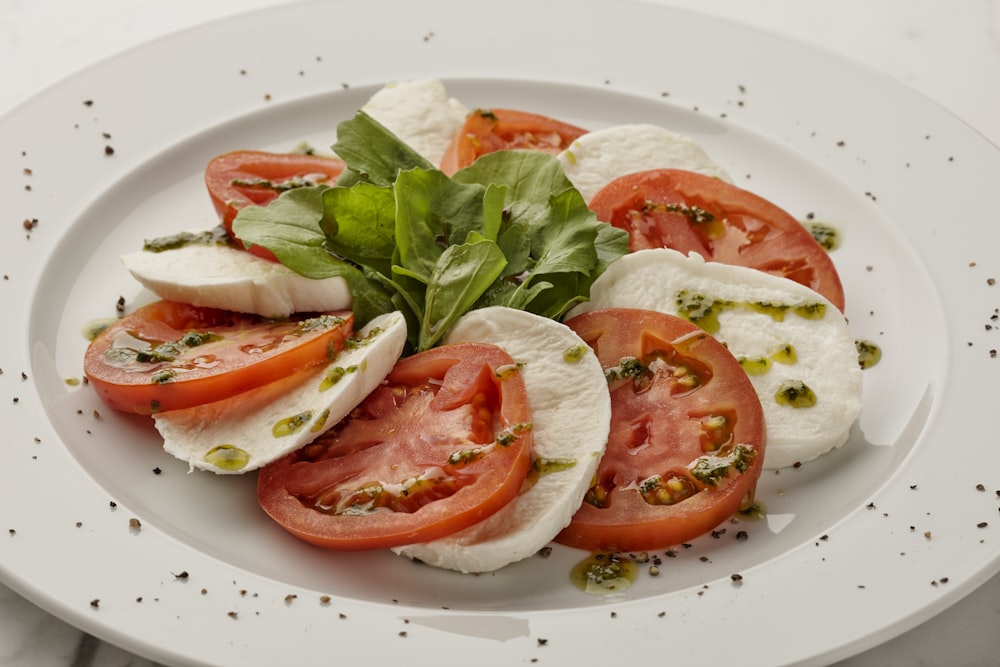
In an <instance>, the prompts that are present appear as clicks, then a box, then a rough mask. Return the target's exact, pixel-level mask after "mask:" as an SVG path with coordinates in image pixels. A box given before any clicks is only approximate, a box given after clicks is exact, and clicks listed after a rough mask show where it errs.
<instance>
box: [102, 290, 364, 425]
mask: <svg viewBox="0 0 1000 667" xmlns="http://www.w3.org/2000/svg"><path fill="white" fill-rule="evenodd" d="M353 321H354V318H353V315H352V313H351V312H350V311H337V312H331V313H324V314H319V315H315V316H305V315H303V316H297V317H296V318H293V319H288V320H280V321H273V320H266V319H264V318H261V317H259V316H256V315H246V314H242V313H233V312H229V311H226V310H219V309H216V308H200V307H197V306H191V305H188V304H183V303H178V302H175V301H155V302H153V303H151V304H149V305H146V306H143V307H142V308H139V309H138V310H136V311H135V312H133V313H132V314H130V315H128V316H126V317H124V318H122V319H120V320H118V321H117V322H115V323H114V324H113V325H111V326H110V327H108V328H107V329H105V330H104V331H103V332H102V333H101V334H100V335H98V336H97V337H96V338H95V339H94V340H93V341H92V342H91V344H90V346H89V347H88V348H87V353H86V355H85V357H84V371H85V373H86V375H87V378H88V380H89V382H90V384H91V385H93V386H94V388H95V389H96V390H97V392H98V395H100V397H101V398H102V399H103V400H104V402H105V403H107V404H108V405H109V406H110V407H112V408H115V409H116V410H122V411H125V412H134V413H137V414H153V413H157V412H165V411H168V410H179V409H183V408H189V407H192V406H195V405H203V404H205V403H210V402H213V401H217V400H220V399H223V398H229V397H231V396H234V395H236V394H239V393H242V392H244V391H247V390H249V389H255V388H257V387H261V386H263V385H265V384H269V383H271V382H274V381H276V380H280V379H283V378H285V377H288V376H291V375H292V374H294V373H296V372H298V371H301V370H304V369H307V368H310V367H312V366H314V365H316V364H319V363H322V362H324V361H327V360H329V359H331V358H333V357H335V356H336V355H337V353H338V352H339V351H340V350H341V349H342V348H343V345H344V341H345V340H346V339H347V338H348V337H349V336H350V335H351V332H352V328H353Z"/></svg>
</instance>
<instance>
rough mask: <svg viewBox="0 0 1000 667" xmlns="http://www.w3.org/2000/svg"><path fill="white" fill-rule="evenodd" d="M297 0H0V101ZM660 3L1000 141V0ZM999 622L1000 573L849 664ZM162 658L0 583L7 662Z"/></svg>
mask: <svg viewBox="0 0 1000 667" xmlns="http://www.w3.org/2000/svg"><path fill="white" fill-rule="evenodd" d="M289 1H290V0H207V1H206V0H171V1H170V2H153V1H152V0H87V1H86V2H77V1H75V0H0V111H2V110H4V109H6V108H8V107H10V106H13V105H15V104H17V103H19V102H20V101H21V100H24V99H26V98H28V97H30V96H31V95H32V94H33V93H35V92H36V91H39V90H41V89H42V88H44V87H47V86H49V85H51V84H53V83H55V82H57V81H59V80H60V79H62V78H64V77H66V76H69V75H71V74H72V73H73V72H74V71H75V70H77V69H79V68H81V67H83V66H85V65H87V64H89V63H92V62H94V61H97V60H99V59H102V58H105V57H108V56H111V55H114V54H115V53H118V52H120V51H121V50H123V49H125V48H128V47H130V46H132V45H135V44H138V43H141V42H143V41H146V40H148V39H150V38H153V37H156V36H159V35H163V34H167V33H170V32H173V31H175V30H179V29H183V28H184V27H186V26H189V25H193V24H196V23H198V22H201V21H208V20H212V19H216V18H220V17H224V16H227V15H230V14H233V13H236V12H241V11H246V10H250V9H254V8H258V7H265V6H271V5H280V4H285V3H287V2H289ZM400 1H401V2H402V1H404V0H400ZM658 1H660V2H663V3H664V4H670V5H676V6H681V7H686V8H691V9H696V10H700V11H703V12H706V13H709V14H714V15H719V16H724V17H728V18H732V19H735V20H739V21H743V22H746V23H749V24H752V25H757V26H761V27H765V28H767V29H769V30H772V31H774V32H777V33H781V34H786V35H790V36H793V37H796V38H798V39H799V40H801V41H804V42H806V43H810V44H813V45H815V46H817V47H819V48H823V49H827V50H830V51H833V52H835V53H839V54H842V55H844V56H846V57H849V58H851V59H854V60H857V61H860V62H863V63H866V64H867V65H868V66H870V67H871V68H873V69H875V70H878V71H881V72H883V73H885V74H888V75H890V76H892V77H895V78H896V79H898V80H900V81H902V82H904V83H905V84H907V85H909V86H910V87H912V88H914V89H915V90H917V91H919V92H921V93H923V94H924V95H926V96H927V97H929V98H930V99H932V100H934V101H935V102H937V103H938V104H940V105H941V106H942V107H944V108H945V109H947V110H949V111H951V112H952V113H953V114H954V115H956V116H957V117H959V118H961V119H962V120H964V121H965V122H966V123H968V124H969V125H971V126H972V127H974V128H976V129H977V130H979V131H980V132H981V133H982V134H983V135H984V136H986V137H987V138H988V139H989V140H990V141H992V142H993V143H994V144H997V145H1000V0H953V1H950V2H944V1H942V0H813V1H811V2H804V1H802V0H658ZM4 159H5V158H4V157H0V161H2V160H4ZM998 176H1000V175H998ZM998 629H1000V576H997V577H994V578H993V579H991V580H989V581H987V582H986V583H985V584H984V585H983V586H981V587H980V588H979V589H978V590H976V591H975V592H973V593H972V594H971V595H969V596H968V597H966V598H965V599H963V600H961V601H960V602H958V603H957V604H956V605H954V606H953V607H952V608H950V609H947V610H945V611H944V612H943V613H941V614H939V615H938V616H936V617H935V618H933V619H931V620H930V621H927V622H926V623H924V624H923V625H920V626H918V627H917V628H914V629H913V630H910V631H909V632H907V633H905V634H903V635H901V636H899V637H897V638H895V639H893V640H890V641H889V642H887V643H885V644H883V645H881V646H878V647H876V648H874V649H871V650H869V651H866V652H865V653H862V654H860V655H858V656H855V657H854V658H851V659H849V660H847V661H846V662H845V663H843V665H845V666H850V667H867V666H874V665H881V666H889V665H908V666H909V665H913V666H919V665H953V666H978V665H983V666H985V665H997V664H1000V632H998ZM152 664H153V663H151V662H149V661H148V660H145V659H144V658H141V657H138V656H135V655H132V654H130V653H127V652H125V651H123V650H121V649H118V648H116V647H114V646H112V645H110V644H107V643H105V642H102V641H100V640H97V639H95V638H93V637H90V636H88V635H85V634H83V633H81V632H80V631H79V630H77V629H75V628H73V627H71V626H69V625H67V624H66V623H64V622H63V621H61V620H59V619H57V618H54V617H53V616H51V615H49V614H48V613H46V612H44V611H42V610H41V609H39V608H38V607H36V606H35V605H33V604H32V603H30V602H28V601H26V600H24V599H23V598H21V597H20V596H18V595H17V594H16V593H14V592H13V591H11V590H10V589H8V588H6V587H4V586H3V585H2V584H0V667H38V666H50V665H51V666H55V667H125V666H132V667H149V666H150V665H152Z"/></svg>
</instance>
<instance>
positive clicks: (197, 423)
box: [153, 312, 406, 474]
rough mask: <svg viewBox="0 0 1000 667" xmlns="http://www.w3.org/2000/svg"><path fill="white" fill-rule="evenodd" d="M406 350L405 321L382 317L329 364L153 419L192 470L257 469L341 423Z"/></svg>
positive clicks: (166, 442) (170, 448)
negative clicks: (404, 349)
mask: <svg viewBox="0 0 1000 667" xmlns="http://www.w3.org/2000/svg"><path fill="white" fill-rule="evenodd" d="M405 343H406V320H405V319H404V318H403V315H402V314H401V313H399V312H394V313H389V314H386V315H380V316H379V317H376V318H375V319H373V320H372V321H371V322H369V323H368V324H367V325H366V326H365V327H363V328H362V329H361V331H359V332H357V334H356V335H355V336H354V340H353V342H352V343H351V344H349V345H346V346H345V347H344V349H343V350H342V351H341V352H340V354H338V355H337V358H336V359H334V360H333V361H331V362H330V363H328V364H324V365H321V366H319V367H318V368H316V369H315V370H310V371H307V372H303V373H298V374H296V375H295V376H293V377H292V378H289V379H286V380H281V381H278V382H274V383H271V384H269V385H266V386H264V387H261V388H259V389H254V390H251V391H247V392H244V393H242V394H238V395H237V396H233V397H232V398H227V399H223V400H220V401H216V402H214V403H208V404H206V405H199V406H195V407H192V408H186V409H183V410H171V411H169V412H161V413H158V414H155V415H153V419H154V421H155V423H156V429H157V430H158V431H159V432H160V435H161V436H162V437H163V447H164V449H165V450H166V451H167V452H168V453H169V454H172V455H173V456H176V457H177V458H179V459H181V460H184V461H187V462H188V463H189V464H190V466H191V468H192V469H195V468H200V469H202V470H209V471H212V472H215V473H219V474H234V473H235V474H239V473H245V472H249V471H251V470H255V469H257V468H259V467H260V466H263V465H265V464H267V463H270V462H271V461H274V460H275V459H278V458H280V457H282V456H284V455H285V454H288V453H289V452H292V451H295V450H296V449H298V448H300V447H302V446H303V445H306V444H308V443H309V442H311V441H312V440H314V439H315V438H317V437H319V436H320V435H321V434H322V433H324V432H325V431H327V430H328V429H329V428H331V427H332V426H333V425H334V424H336V423H337V422H338V421H340V420H341V419H343V418H344V417H345V416H346V415H347V414H348V413H349V412H350V411H351V410H353V409H354V407H355V406H357V404H358V403H360V402H361V401H362V399H364V398H365V397H366V396H367V395H368V394H369V393H371V391H372V390H374V389H375V387H377V386H378V385H379V384H380V383H381V382H382V380H384V379H385V376H386V375H388V374H389V371H391V370H392V367H393V366H394V365H395V364H396V361H397V360H398V359H399V355H400V354H401V353H402V351H403V346H404V344H405Z"/></svg>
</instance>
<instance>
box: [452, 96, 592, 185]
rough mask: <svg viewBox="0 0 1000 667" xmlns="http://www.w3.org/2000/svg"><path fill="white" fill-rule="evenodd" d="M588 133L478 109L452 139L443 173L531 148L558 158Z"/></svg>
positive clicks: (548, 120) (556, 122) (537, 118)
mask: <svg viewBox="0 0 1000 667" xmlns="http://www.w3.org/2000/svg"><path fill="white" fill-rule="evenodd" d="M586 132H587V130H584V129H581V128H579V127H576V126H574V125H570V124H568V123H564V122H562V121H560V120H556V119H554V118H549V117H547V116H540V115H538V114H533V113H527V112H524V111H516V110H513V109H488V110H487V109H477V110H476V111H473V112H472V113H470V114H469V115H468V116H467V117H466V119H465V124H464V125H463V126H462V129H461V130H459V132H458V133H457V134H456V135H455V137H454V139H452V141H451V144H450V145H449V146H448V148H447V150H446V151H445V154H444V157H443V158H442V159H441V171H443V172H444V173H446V174H448V175H449V176H450V175H451V174H454V173H455V172H456V171H458V170H459V169H461V168H463V167H468V166H469V165H470V164H472V163H473V162H474V161H475V160H476V158H478V157H479V156H481V155H486V154H487V153H492V152H494V151H500V150H514V149H528V150H537V151H544V152H546V153H551V154H553V155H555V154H556V153H560V152H562V151H563V150H564V149H565V148H566V147H567V146H569V145H570V143H572V142H573V140H574V139H576V138H577V137H579V136H580V135H581V134H584V133H586Z"/></svg>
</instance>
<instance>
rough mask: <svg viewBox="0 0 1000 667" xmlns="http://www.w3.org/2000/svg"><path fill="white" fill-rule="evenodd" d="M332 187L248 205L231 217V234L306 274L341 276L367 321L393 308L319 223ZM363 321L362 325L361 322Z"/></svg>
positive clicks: (358, 316)
mask: <svg viewBox="0 0 1000 667" xmlns="http://www.w3.org/2000/svg"><path fill="white" fill-rule="evenodd" d="M328 190H329V188H328V186H324V185H318V186H313V187H305V188H296V189H294V190H289V191H287V192H284V193H282V194H281V196H279V197H278V198H277V199H275V200H273V201H272V202H270V203H269V204H268V205H267V206H246V207H244V208H242V209H240V211H239V213H238V214H237V215H236V218H235V219H234V220H233V233H234V234H235V235H236V237H237V238H239V239H240V240H241V241H242V242H243V243H244V244H245V245H247V246H251V245H259V246H262V247H264V248H267V249H268V250H270V251H271V252H272V253H274V255H275V257H277V258H278V261H279V262H281V263H282V264H284V265H285V266H287V267H288V268H290V269H292V270H293V271H295V272H296V273H298V274H300V275H303V276H306V277H307V278H315V279H323V278H332V277H337V276H339V277H341V278H343V279H344V280H346V281H347V285H348V287H349V289H350V290H351V297H352V300H353V310H354V315H355V319H356V320H358V322H360V324H364V323H366V322H368V321H369V320H370V319H372V318H373V317H375V316H376V315H379V314H381V313H386V312H390V311H392V310H394V308H393V307H392V301H391V298H390V296H391V295H390V293H389V291H387V290H386V289H385V288H384V287H382V286H381V285H380V284H379V283H378V282H377V281H373V280H371V279H370V278H369V277H368V276H366V275H365V273H364V272H363V271H361V270H359V269H358V268H357V267H355V266H352V265H351V264H349V263H347V262H344V261H343V260H341V259H338V258H337V257H335V256H334V255H332V254H331V253H330V252H329V251H328V250H327V248H326V241H327V235H326V233H325V232H323V230H322V229H321V228H320V225H319V221H320V219H321V218H322V217H323V195H324V193H325V192H326V191H328ZM360 324H359V326H360Z"/></svg>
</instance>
